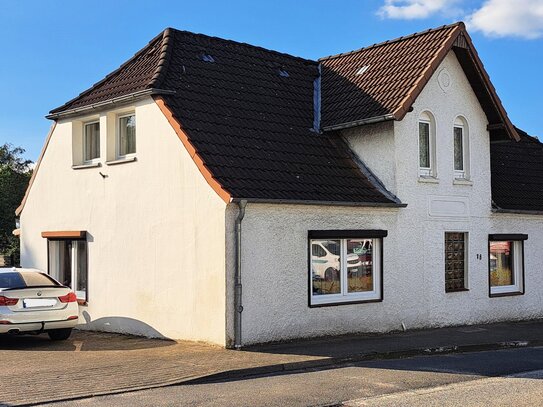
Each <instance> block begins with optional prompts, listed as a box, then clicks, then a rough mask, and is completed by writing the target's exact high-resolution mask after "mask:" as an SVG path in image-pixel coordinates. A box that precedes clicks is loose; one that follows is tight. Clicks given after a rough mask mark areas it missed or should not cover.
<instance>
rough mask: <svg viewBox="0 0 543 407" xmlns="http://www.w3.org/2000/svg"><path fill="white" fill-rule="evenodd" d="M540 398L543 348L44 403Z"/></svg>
mask: <svg viewBox="0 0 543 407" xmlns="http://www.w3.org/2000/svg"><path fill="white" fill-rule="evenodd" d="M323 405H324V406H329V405H346V406H353V407H354V406H440V407H441V406H445V407H446V406H463V407H465V406H511V405H515V406H541V405H543V348H521V349H509V350H500V351H491V352H477V353H465V354H451V355H443V356H424V357H422V356H421V357H414V358H409V359H398V360H379V361H371V362H364V363H358V364H355V365H352V366H344V367H339V368H335V369H328V370H320V371H303V372H295V373H289V374H282V375H275V376H269V377H260V378H251V379H245V380H238V381H230V382H219V383H209V384H192V385H180V386H172V387H165V388H160V389H153V390H146V391H140V392H133V393H124V394H119V395H113V396H103V397H95V398H89V399H83V400H77V401H70V402H66V403H57V404H51V406H55V407H58V406H93V407H94V406H108V407H109V406H115V407H118V406H129V407H137V406H221V407H224V406H280V407H285V406H323Z"/></svg>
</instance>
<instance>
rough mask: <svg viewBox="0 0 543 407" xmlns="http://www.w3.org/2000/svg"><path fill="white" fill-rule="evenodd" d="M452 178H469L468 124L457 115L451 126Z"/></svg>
mask: <svg viewBox="0 0 543 407" xmlns="http://www.w3.org/2000/svg"><path fill="white" fill-rule="evenodd" d="M453 144H454V178H456V179H469V144H468V126H467V122H466V120H465V119H464V118H463V117H460V116H458V117H457V118H456V120H455V121H454V127H453Z"/></svg>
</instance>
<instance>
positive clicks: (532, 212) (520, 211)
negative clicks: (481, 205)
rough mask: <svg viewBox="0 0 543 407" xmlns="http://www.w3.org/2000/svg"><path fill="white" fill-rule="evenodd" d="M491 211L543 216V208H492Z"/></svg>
mask: <svg viewBox="0 0 543 407" xmlns="http://www.w3.org/2000/svg"><path fill="white" fill-rule="evenodd" d="M492 212H494V213H505V214H512V215H515V214H516V215H539V216H543V210H540V211H539V210H529V209H504V208H497V207H494V208H492Z"/></svg>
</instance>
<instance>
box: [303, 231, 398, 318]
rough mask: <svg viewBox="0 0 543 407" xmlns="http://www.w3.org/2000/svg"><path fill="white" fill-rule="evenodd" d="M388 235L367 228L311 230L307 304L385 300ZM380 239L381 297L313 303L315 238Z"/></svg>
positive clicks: (328, 305)
mask: <svg viewBox="0 0 543 407" xmlns="http://www.w3.org/2000/svg"><path fill="white" fill-rule="evenodd" d="M387 236H388V231H386V230H380V229H365V230H356V229H348V230H339V229H334V230H309V231H308V233H307V250H306V253H307V270H308V271H307V273H308V274H307V278H306V281H307V294H308V297H307V306H308V307H309V308H322V307H337V306H340V305H353V304H366V303H375V302H383V300H384V272H383V270H384V252H385V248H384V238H385V237H387ZM349 238H354V239H379V240H380V241H381V244H380V246H381V250H380V252H381V253H379V258H380V267H379V270H378V273H379V276H380V287H379V289H378V292H379V298H377V299H370V300H353V301H341V302H339V301H338V302H330V303H324V304H312V303H311V298H312V296H313V286H312V283H313V282H312V274H311V255H312V251H311V250H312V248H311V241H312V240H315V239H349Z"/></svg>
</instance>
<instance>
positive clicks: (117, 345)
mask: <svg viewBox="0 0 543 407" xmlns="http://www.w3.org/2000/svg"><path fill="white" fill-rule="evenodd" d="M175 344H176V342H175V341H172V340H167V339H149V338H143V337H138V336H130V335H121V334H114V333H102V332H100V333H99V332H90V331H83V330H74V332H73V334H72V336H71V337H70V339H68V340H66V341H51V340H50V339H49V337H48V336H47V334H41V335H0V351H9V350H14V351H15V350H16V351H33V352H35V351H44V352H51V351H62V352H70V351H72V352H75V351H82V352H85V351H94V352H96V351H112V350H138V349H152V348H160V347H164V346H171V345H175Z"/></svg>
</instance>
